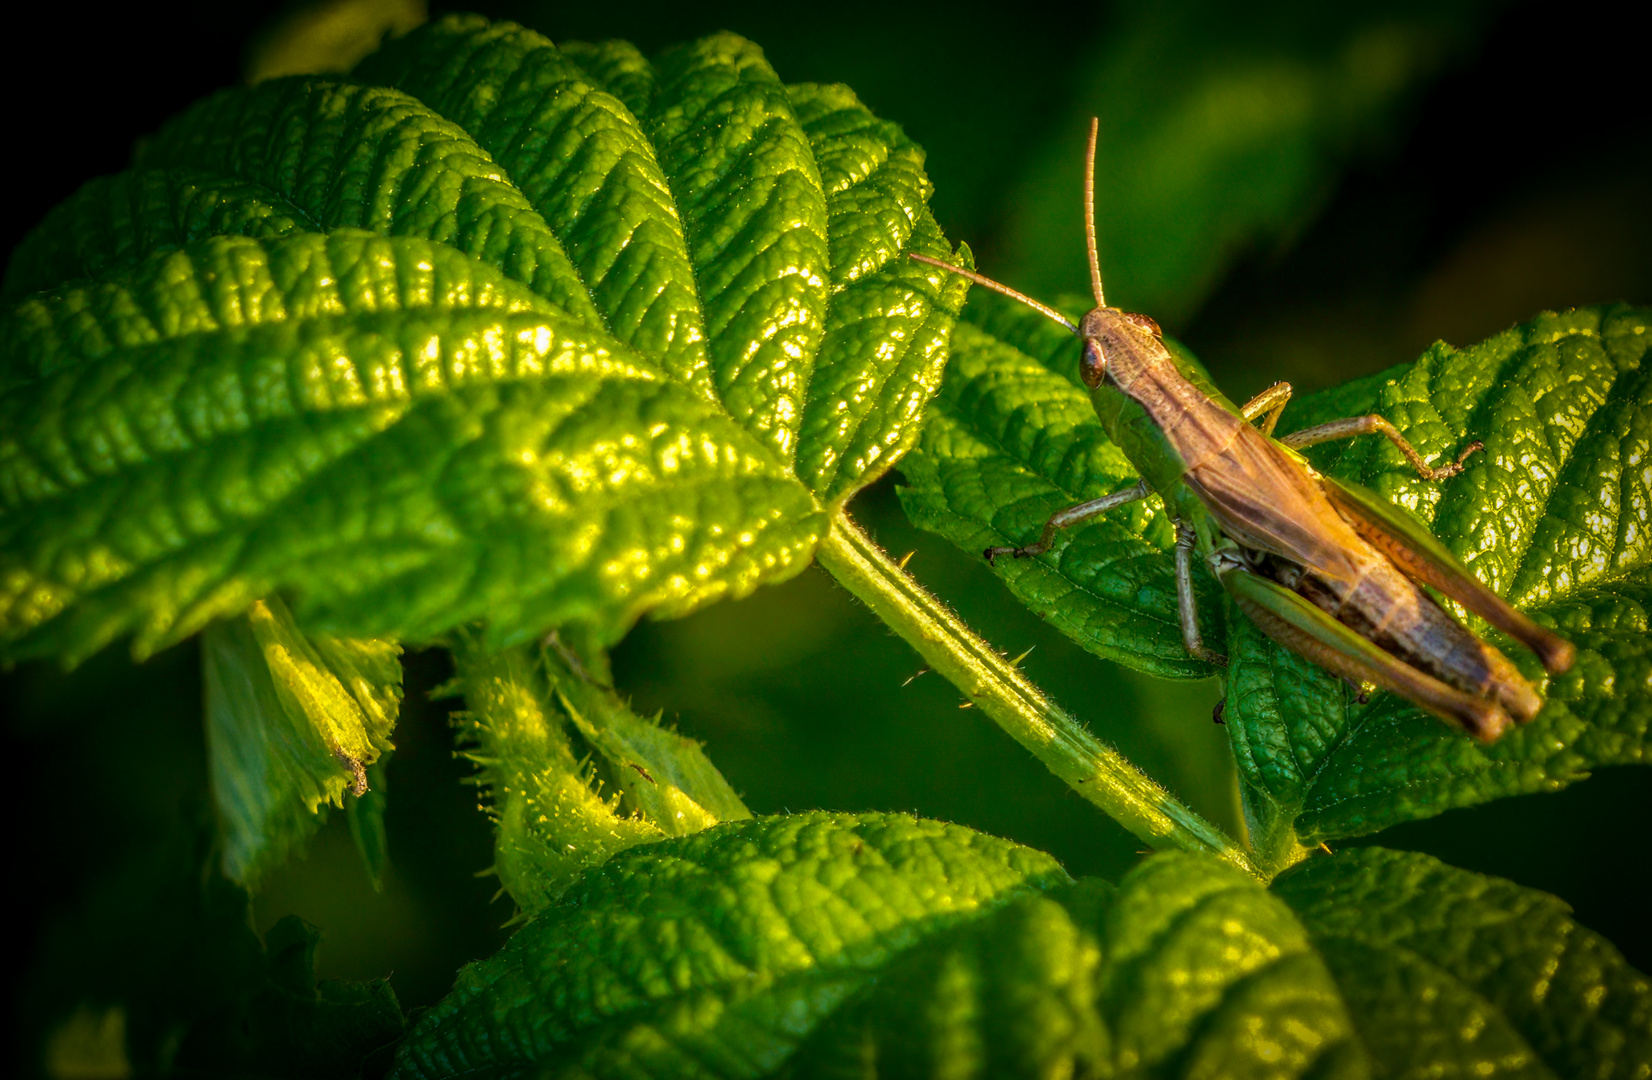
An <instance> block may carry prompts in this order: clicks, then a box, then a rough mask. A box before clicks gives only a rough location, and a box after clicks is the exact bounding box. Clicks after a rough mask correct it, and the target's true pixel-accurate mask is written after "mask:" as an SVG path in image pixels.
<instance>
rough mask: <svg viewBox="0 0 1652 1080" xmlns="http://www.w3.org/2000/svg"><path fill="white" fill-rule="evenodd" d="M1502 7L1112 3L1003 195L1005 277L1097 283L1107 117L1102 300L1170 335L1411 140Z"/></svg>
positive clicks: (1028, 284)
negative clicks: (1429, 98)
mask: <svg viewBox="0 0 1652 1080" xmlns="http://www.w3.org/2000/svg"><path fill="white" fill-rule="evenodd" d="M1500 6H1501V5H1499V4H1498V3H1496V2H1495V0H1490V2H1487V0H1466V2H1455V3H1443V4H1442V3H1429V4H1423V3H1416V2H1413V0H1387V2H1382V3H1374V4H1359V5H1335V4H1331V5H1327V4H1315V3H1311V2H1295V3H1275V4H1268V5H1266V6H1258V5H1242V6H1234V5H1231V4H1224V3H1221V2H1219V0H1176V2H1172V3H1159V4H1149V5H1143V6H1141V7H1134V8H1127V9H1119V10H1118V15H1117V17H1115V18H1113V19H1112V20H1110V22H1109V24H1108V25H1107V26H1105V28H1104V29H1103V30H1102V32H1101V33H1100V34H1099V36H1098V41H1097V46H1098V47H1097V48H1096V49H1095V50H1094V54H1093V55H1092V56H1091V58H1090V61H1089V62H1088V63H1087V64H1085V65H1084V69H1083V70H1084V76H1083V78H1082V79H1081V81H1080V83H1079V85H1078V86H1077V87H1076V88H1075V92H1074V93H1073V94H1072V100H1073V107H1072V108H1071V109H1070V110H1069V111H1067V112H1066V113H1064V114H1063V115H1062V116H1061V117H1059V118H1058V119H1057V120H1055V121H1052V122H1050V123H1049V124H1048V125H1047V126H1048V128H1049V130H1050V131H1052V132H1053V133H1054V138H1052V139H1051V140H1050V141H1049V144H1048V145H1047V146H1046V147H1045V148H1044V149H1043V150H1042V151H1041V152H1040V153H1039V154H1038V155H1037V156H1035V157H1034V158H1033V159H1032V160H1031V161H1030V162H1028V163H1027V165H1026V167H1025V169H1024V170H1023V180H1022V182H1021V184H1020V185H1019V186H1018V189H1017V190H1016V191H1014V192H1012V193H1011V195H1010V197H1009V199H1008V206H1009V208H1010V209H1009V213H1008V221H1007V223H1006V225H1005V232H1006V241H1005V245H1004V247H1005V250H1004V253H1003V259H1002V262H1001V265H1000V267H999V269H1000V271H1001V272H1002V275H1003V276H1002V278H1001V279H1002V280H1005V281H1011V282H1015V283H1016V285H1017V287H1019V288H1021V289H1022V290H1024V291H1026V292H1028V293H1029V294H1030V295H1033V296H1043V295H1049V294H1053V293H1055V292H1056V291H1058V290H1060V289H1070V288H1074V287H1080V286H1081V285H1082V283H1083V282H1084V281H1086V280H1087V277H1086V272H1085V266H1084V258H1085V255H1084V248H1083V245H1082V243H1081V242H1080V237H1081V236H1082V234H1081V233H1080V231H1079V222H1080V218H1079V193H1080V190H1081V188H1080V176H1081V171H1080V170H1081V167H1082V162H1083V158H1082V154H1083V146H1084V131H1085V128H1086V126H1087V124H1088V121H1089V119H1090V118H1091V117H1092V116H1095V117H1097V118H1098V119H1099V121H1100V138H1099V144H1098V147H1097V151H1096V186H1095V189H1096V196H1097V204H1098V209H1099V212H1100V219H1099V220H1098V221H1097V243H1098V247H1099V249H1100V255H1101V266H1102V270H1103V272H1104V273H1105V274H1106V277H1107V291H1108V293H1109V295H1111V296H1112V297H1113V301H1114V302H1115V303H1118V302H1120V301H1123V303H1124V306H1125V308H1126V310H1130V311H1146V312H1149V313H1151V314H1152V315H1153V316H1154V317H1155V318H1157V319H1159V320H1160V321H1161V322H1166V323H1167V324H1168V323H1174V322H1175V321H1177V320H1179V319H1182V318H1185V317H1187V316H1188V315H1190V314H1192V312H1193V311H1194V310H1196V308H1197V306H1198V303H1199V301H1200V300H1201V299H1203V297H1204V296H1205V295H1206V294H1207V293H1208V292H1209V290H1210V289H1211V288H1212V287H1213V286H1215V285H1216V284H1217V283H1218V282H1219V280H1220V277H1221V274H1222V273H1223V272H1224V271H1225V270H1226V269H1227V268H1228V267H1229V266H1231V265H1232V263H1233V261H1234V259H1235V258H1236V257H1237V256H1239V255H1240V254H1242V253H1243V252H1244V251H1245V250H1246V249H1247V248H1250V247H1257V246H1261V247H1267V246H1270V245H1276V244H1279V243H1281V242H1283V241H1286V240H1288V239H1289V238H1290V236H1291V234H1292V233H1294V232H1295V231H1296V230H1298V229H1300V228H1301V227H1302V226H1303V225H1304V224H1305V223H1306V222H1308V221H1309V220H1311V219H1312V217H1313V215H1314V214H1315V212H1317V211H1318V209H1319V208H1320V206H1321V205H1322V204H1323V203H1324V201H1325V199H1326V198H1327V197H1328V196H1329V194H1330V192H1331V190H1332V187H1333V185H1334V183H1335V180H1336V177H1337V174H1338V173H1339V171H1340V170H1341V169H1342V167H1343V166H1344V165H1345V164H1346V163H1347V162H1348V161H1349V160H1350V159H1356V158H1358V157H1361V156H1370V155H1371V154H1372V152H1373V151H1380V150H1381V149H1382V148H1383V146H1384V144H1387V143H1390V142H1392V140H1393V139H1394V137H1395V136H1396V135H1397V134H1399V133H1400V131H1402V130H1403V121H1404V119H1405V118H1406V116H1407V114H1408V113H1410V112H1411V111H1412V110H1411V106H1412V105H1413V104H1414V103H1415V102H1416V101H1417V99H1418V97H1419V96H1420V93H1421V91H1422V90H1423V89H1424V88H1425V87H1426V86H1427V85H1428V84H1429V83H1430V82H1432V81H1433V80H1434V78H1435V77H1437V76H1438V75H1439V74H1440V73H1442V72H1443V71H1444V70H1447V69H1449V68H1450V67H1451V66H1454V64H1455V63H1456V62H1458V61H1460V60H1461V59H1465V58H1467V57H1468V56H1469V55H1470V53H1471V50H1472V48H1473V45H1474V43H1475V41H1476V40H1477V39H1478V38H1479V36H1480V34H1481V33H1482V31H1483V29H1484V28H1485V27H1486V25H1487V24H1488V23H1489V22H1490V21H1491V16H1492V15H1494V14H1495V12H1496V10H1497V8H1498V7H1500Z"/></svg>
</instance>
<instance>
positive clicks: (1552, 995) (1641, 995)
mask: <svg viewBox="0 0 1652 1080" xmlns="http://www.w3.org/2000/svg"><path fill="white" fill-rule="evenodd" d="M1274 888H1275V890H1276V891H1277V892H1278V894H1279V895H1280V896H1281V897H1282V898H1283V899H1284V900H1285V901H1286V902H1287V903H1288V904H1290V905H1291V907H1293V908H1294V909H1296V912H1297V915H1298V916H1299V917H1300V918H1301V919H1302V921H1303V923H1304V925H1306V926H1307V928H1308V933H1309V935H1310V936H1311V937H1312V939H1313V942H1314V946H1315V947H1316V948H1317V949H1318V950H1319V952H1320V955H1322V956H1323V957H1324V958H1325V963H1326V964H1327V965H1328V966H1329V968H1330V970H1331V972H1332V974H1333V975H1334V976H1335V978H1336V981H1337V985H1338V987H1339V989H1340V990H1341V993H1342V996H1343V998H1344V999H1345V1000H1346V1001H1347V1003H1348V1009H1349V1012H1350V1013H1351V1014H1352V1016H1353V1018H1354V1022H1355V1025H1356V1026H1357V1027H1358V1029H1359V1035H1360V1039H1361V1041H1362V1042H1364V1044H1365V1046H1366V1047H1367V1049H1369V1050H1370V1052H1371V1055H1372V1058H1373V1059H1374V1060H1375V1062H1376V1063H1377V1065H1378V1066H1379V1069H1380V1071H1381V1072H1382V1073H1383V1074H1385V1075H1390V1076H1442V1075H1457V1076H1485V1075H1493V1074H1495V1075H1498V1076H1503V1075H1511V1076H1576V1077H1585V1076H1589V1077H1629V1076H1640V1075H1645V1073H1646V1071H1647V1070H1648V1068H1652V983H1649V982H1648V981H1647V979H1646V977H1645V976H1644V975H1642V974H1640V973H1639V972H1637V971H1635V970H1634V969H1633V968H1631V967H1629V966H1628V965H1627V964H1625V963H1624V962H1623V957H1622V956H1620V955H1619V954H1618V951H1617V950H1616V949H1615V948H1613V947H1612V945H1611V944H1610V943H1609V942H1607V941H1606V940H1605V939H1603V938H1601V937H1599V936H1598V935H1596V934H1594V933H1591V932H1590V931H1589V930H1586V929H1584V928H1583V927H1581V926H1579V925H1578V924H1577V923H1575V922H1573V921H1572V918H1571V912H1570V910H1569V909H1568V908H1567V907H1566V905H1565V904H1564V903H1562V902H1561V901H1560V900H1558V899H1556V898H1555V897H1553V896H1550V895H1548V894H1547V893H1540V892H1537V891H1535V890H1532V889H1524V888H1521V887H1520V886H1518V885H1514V884H1512V883H1511V882H1507V881H1503V880H1500V879H1498V878H1490V877H1484V876H1482V875H1480V874H1472V873H1469V872H1468V871H1466V870H1458V869H1456V868H1454V867H1451V866H1447V865H1445V864H1444V863H1441V862H1439V861H1438V860H1436V859H1433V858H1430V857H1429V856H1427V855H1419V854H1416V853H1414V852H1405V851H1385V850H1383V849H1382V848H1364V849H1352V850H1349V851H1344V852H1341V853H1339V854H1338V855H1336V856H1335V857H1333V858H1329V859H1313V860H1311V861H1309V862H1308V863H1306V864H1304V865H1303V866H1301V867H1299V868H1297V869H1294V870H1292V871H1290V872H1288V873H1287V874H1285V875H1283V876H1281V877H1280V879H1279V880H1278V882H1277V883H1276V884H1275V886H1274Z"/></svg>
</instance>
